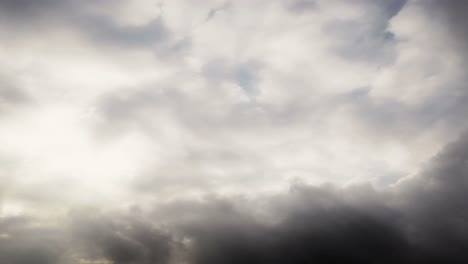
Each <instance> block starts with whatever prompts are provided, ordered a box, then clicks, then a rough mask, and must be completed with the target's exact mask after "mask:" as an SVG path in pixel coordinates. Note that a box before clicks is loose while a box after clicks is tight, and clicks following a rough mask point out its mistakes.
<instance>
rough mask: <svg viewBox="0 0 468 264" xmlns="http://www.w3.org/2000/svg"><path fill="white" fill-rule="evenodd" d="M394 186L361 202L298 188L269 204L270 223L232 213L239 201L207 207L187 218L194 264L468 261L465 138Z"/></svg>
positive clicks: (347, 196)
mask: <svg viewBox="0 0 468 264" xmlns="http://www.w3.org/2000/svg"><path fill="white" fill-rule="evenodd" d="M395 188H396V190H397V191H396V193H394V194H392V195H390V196H388V195H386V194H384V193H380V194H379V193H376V194H373V193H372V192H369V191H366V192H368V194H367V197H365V198H364V199H363V200H360V199H355V198H356V197H359V196H362V195H363V193H362V190H351V189H350V190H347V191H345V192H342V191H339V190H329V189H324V188H314V187H307V186H302V187H301V186H299V187H297V188H294V189H293V191H292V192H291V193H290V194H288V195H286V196H283V197H281V198H279V199H278V198H270V199H271V200H270V201H269V202H271V203H273V204H274V206H273V208H275V209H274V211H275V212H277V213H278V212H279V215H277V217H279V218H273V219H276V221H274V223H273V224H271V223H270V224H267V223H263V222H261V221H259V220H256V218H255V217H254V215H250V214H249V213H246V212H245V210H239V209H237V207H239V206H238V205H239V204H242V203H243V202H242V201H240V202H239V201H237V202H232V203H230V202H227V203H221V204H220V206H211V207H210V208H211V210H212V211H209V210H208V211H206V207H205V211H204V213H202V215H203V217H201V220H200V218H198V220H194V219H197V217H195V218H193V217H192V218H189V219H190V220H189V223H188V224H187V226H188V227H186V228H187V229H186V230H187V231H186V234H187V235H189V236H190V237H191V238H192V239H193V248H192V249H193V251H192V255H191V256H192V258H193V259H192V261H193V263H220V262H223V263H344V262H346V263H465V262H466V261H468V254H467V253H466V249H465V246H466V244H467V243H468V213H467V212H468V204H467V203H466V202H465V201H466V200H467V198H468V197H467V193H468V192H467V191H468V137H465V138H462V139H461V140H459V141H457V142H454V143H453V144H451V145H449V146H448V147H446V149H445V150H444V151H442V153H440V154H439V155H437V156H436V157H435V158H434V159H433V160H431V162H430V163H429V164H428V165H427V167H426V168H425V169H424V170H423V171H422V172H421V173H420V174H419V175H417V176H415V177H414V178H410V179H408V180H406V181H405V182H403V183H400V184H399V185H398V186H396V187H395ZM364 196H366V195H364ZM353 197H354V198H353ZM369 199H372V200H374V201H372V200H369ZM216 203H218V204H219V201H218V202H215V204H216ZM236 206H237V207H236ZM240 207H242V206H240ZM183 208H185V210H187V207H183ZM192 208H197V207H192ZM188 210H190V209H188ZM278 219H280V220H279V221H278Z"/></svg>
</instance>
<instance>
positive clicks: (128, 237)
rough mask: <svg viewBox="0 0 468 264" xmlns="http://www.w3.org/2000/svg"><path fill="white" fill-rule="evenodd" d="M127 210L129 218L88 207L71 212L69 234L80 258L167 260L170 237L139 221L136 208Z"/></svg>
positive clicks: (152, 263) (122, 262) (151, 263)
mask: <svg viewBox="0 0 468 264" xmlns="http://www.w3.org/2000/svg"><path fill="white" fill-rule="evenodd" d="M88 213H91V214H88ZM131 213H133V214H132V215H131V217H125V216H122V217H115V216H114V217H109V216H102V215H101V214H99V212H93V211H91V212H90V211H88V210H85V211H81V212H80V213H76V212H75V217H74V218H73V225H72V234H73V237H74V239H75V241H76V242H78V244H79V245H81V248H82V250H83V252H82V254H83V257H86V258H87V259H108V260H111V261H113V263H114V264H130V263H135V264H136V263H138V264H158V263H167V262H168V260H169V257H170V250H171V243H172V242H171V240H172V239H171V238H170V236H169V235H168V234H164V233H162V231H160V230H158V229H156V228H154V227H152V226H151V225H150V224H149V223H146V222H144V221H141V220H139V219H138V210H137V209H136V210H133V211H131Z"/></svg>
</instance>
